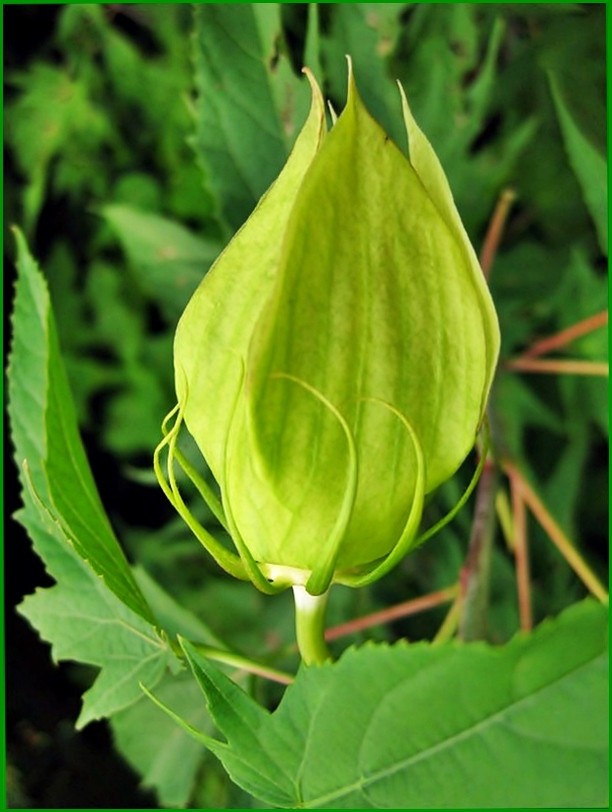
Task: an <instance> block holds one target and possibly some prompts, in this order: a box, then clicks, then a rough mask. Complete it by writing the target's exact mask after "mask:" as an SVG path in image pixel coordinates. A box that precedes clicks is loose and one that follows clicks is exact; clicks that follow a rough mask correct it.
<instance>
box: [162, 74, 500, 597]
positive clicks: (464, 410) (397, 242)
mask: <svg viewBox="0 0 612 812" xmlns="http://www.w3.org/2000/svg"><path fill="white" fill-rule="evenodd" d="M308 78H309V80H310V83H311V86H312V96H313V98H312V106H311V110H310V114H309V116H308V119H307V121H306V123H305V125H304V127H303V129H302V131H301V133H300V135H299V137H298V139H297V142H296V144H295V147H294V149H293V152H292V154H291V155H290V157H289V159H288V161H287V163H286V165H285V167H284V169H283V170H282V172H281V174H280V175H279V177H278V178H277V180H276V181H275V183H274V184H273V185H272V186H271V187H270V189H269V190H268V192H267V193H266V194H265V195H264V196H263V197H262V199H261V200H260V202H259V204H258V206H257V208H256V209H255V211H254V212H253V213H252V215H251V216H250V218H249V219H248V221H247V222H246V223H245V225H244V226H243V227H242V228H241V229H240V230H239V231H238V233H237V234H236V235H235V237H234V238H233V240H232V241H231V242H230V244H229V245H228V246H227V248H226V249H225V251H224V252H223V253H222V254H221V256H220V257H219V258H218V260H217V261H216V263H215V264H214V266H213V267H212V269H211V270H210V272H209V273H208V275H207V276H206V277H205V278H204V280H203V281H202V283H201V285H200V286H199V288H198V289H197V291H196V292H195V294H194V295H193V297H192V299H191V301H190V302H189V304H188V305H187V308H186V309H185V312H184V313H183V315H182V317H181V320H180V322H179V325H178V328H177V332H176V338H175V345H174V362H175V380H176V391H177V397H178V407H177V410H176V414H177V420H176V422H175V425H174V428H173V429H172V430H171V431H170V432H169V433H168V434H167V436H166V439H165V440H164V442H163V443H162V446H163V445H164V444H167V445H168V447H169V451H170V457H171V458H172V459H175V458H176V459H178V461H179V463H180V464H182V465H183V467H184V468H186V470H187V472H188V473H190V475H192V478H193V479H194V481H196V484H198V483H199V484H200V485H202V487H201V490H202V492H203V493H204V495H205V496H206V497H207V498H209V499H210V498H213V497H211V494H210V493H209V492H208V491H206V489H205V487H204V486H203V483H201V481H200V478H199V477H198V476H197V474H196V472H194V471H193V470H192V469H191V467H190V466H188V464H187V462H186V460H185V459H184V458H183V457H182V455H180V454H179V452H178V451H177V447H176V435H177V433H178V429H179V427H180V425H181V422H184V423H185V426H186V427H187V430H188V431H189V433H190V434H191V435H192V437H193V438H194V440H195V442H196V443H197V446H198V448H199V449H200V451H201V453H202V455H203V457H204V458H205V460H206V462H207V463H208V465H209V466H210V469H211V471H212V473H213V474H214V476H215V478H216V480H217V482H218V483H219V486H220V490H221V501H222V508H223V512H221V510H220V509H218V514H219V516H220V518H222V519H223V520H224V521H226V523H227V527H228V530H229V532H230V535H231V537H232V539H233V540H234V542H235V544H236V547H237V550H238V553H239V555H238V556H237V555H235V554H234V553H230V552H229V551H226V550H225V549H224V548H223V547H222V546H221V545H220V544H219V543H218V542H215V541H214V539H213V540H211V538H210V537H209V536H208V534H206V533H205V531H203V529H202V528H200V527H199V526H196V525H195V522H194V520H193V518H192V517H191V516H190V514H188V512H187V511H186V508H185V505H184V503H183V502H182V499H181V497H180V494H179V493H178V488H177V487H176V481H175V479H174V475H173V473H172V459H171V460H170V464H169V473H168V480H169V484H168V483H167V482H165V481H162V484H163V486H164V489H165V490H166V493H168V495H169V496H170V498H171V499H172V501H173V503H174V504H175V506H176V507H177V509H179V510H180V512H181V513H182V515H184V516H185V518H186V519H187V520H188V521H189V522H190V524H191V526H192V527H194V530H195V531H196V532H197V533H198V535H199V537H200V538H201V540H202V541H203V543H204V544H205V545H206V546H207V547H208V549H209V550H210V551H211V552H212V553H213V555H214V556H215V558H216V559H217V560H218V561H219V563H220V564H221V565H222V566H224V567H225V568H226V569H227V570H228V571H230V572H232V574H234V575H237V576H238V577H249V578H251V579H252V580H253V581H254V582H255V583H256V584H257V585H258V586H259V587H260V588H262V589H264V590H266V591H272V590H276V589H277V588H282V587H285V586H288V585H294V584H301V585H305V586H306V589H307V590H308V592H310V593H311V594H320V593H322V592H324V591H325V590H326V589H327V588H328V586H329V584H330V583H332V582H334V581H335V582H341V583H346V584H351V585H359V584H362V583H366V582H368V581H369V580H372V579H373V578H377V577H380V575H382V574H384V572H386V571H387V570H388V569H389V568H390V567H391V566H393V565H394V564H395V563H397V561H398V560H399V558H400V557H401V556H402V555H404V554H405V553H406V552H407V551H408V550H409V549H410V548H411V547H412V546H413V545H414V543H415V540H416V538H417V531H418V525H419V522H420V518H421V511H422V506H423V500H424V498H425V496H426V494H427V493H429V492H431V491H432V490H433V489H435V488H436V487H437V486H438V485H440V483H442V482H444V481H445V480H446V479H448V478H449V477H450V476H451V475H452V474H453V473H454V472H455V471H456V470H457V468H458V467H459V466H460V464H461V463H462V461H463V460H464V459H465V457H466V456H467V454H468V453H469V451H470V449H471V448H472V447H473V445H474V442H475V437H476V433H477V430H478V428H479V425H480V423H481V421H482V419H483V414H484V408H485V404H486V400H487V396H488V393H489V389H490V386H491V381H492V378H493V374H494V370H495V365H496V361H497V355H498V350H499V330H498V324H497V318H496V314H495V310H494V307H493V303H492V301H491V298H490V295H489V292H488V289H487V286H486V284H485V281H484V279H483V276H482V272H481V270H480V267H479V264H478V261H477V258H476V255H475V253H474V250H473V248H472V246H471V244H470V242H469V239H468V237H467V235H466V233H465V230H464V228H463V225H462V223H461V220H460V218H459V215H458V213H457V210H456V208H455V205H454V202H453V198H452V195H451V192H450V189H449V186H448V182H447V180H446V177H445V175H444V172H443V170H442V168H441V166H440V164H439V162H438V159H437V157H436V155H435V153H434V151H433V149H432V147H431V145H430V144H429V142H428V141H427V139H426V138H425V136H424V135H423V133H422V132H421V131H420V130H419V128H418V126H417V125H416V123H415V121H414V119H413V117H412V114H411V112H410V110H409V107H408V104H407V102H406V99H405V96H404V94H403V92H402V91H401V88H400V92H401V98H402V104H403V114H404V120H405V124H406V130H407V137H408V147H409V155H410V158H409V159H407V158H406V157H405V156H404V154H403V153H402V152H401V151H400V150H399V149H398V148H397V146H396V145H395V144H394V143H393V142H392V141H391V140H390V139H389V138H388V136H387V135H386V134H385V133H384V132H383V130H382V129H381V128H380V127H379V126H378V124H377V123H376V122H375V121H374V120H373V119H372V118H371V116H370V115H369V114H368V112H367V111H366V109H365V107H364V106H363V103H362V102H361V100H360V98H359V96H358V93H357V89H356V87H355V83H354V80H353V77H352V73H351V75H350V76H349V90H348V100H347V104H346V108H345V109H344V111H343V112H342V114H341V115H340V117H339V118H338V120H337V121H336V123H335V124H334V126H333V128H332V129H331V131H330V132H329V133H328V132H327V130H326V124H325V107H324V102H323V99H322V97H321V93H320V91H319V88H318V87H317V85H316V82H315V81H314V79H313V78H312V77H311V76H310V75H308ZM156 467H157V470H158V472H160V474H161V468H160V466H159V459H157V461H156ZM213 502H214V498H213Z"/></svg>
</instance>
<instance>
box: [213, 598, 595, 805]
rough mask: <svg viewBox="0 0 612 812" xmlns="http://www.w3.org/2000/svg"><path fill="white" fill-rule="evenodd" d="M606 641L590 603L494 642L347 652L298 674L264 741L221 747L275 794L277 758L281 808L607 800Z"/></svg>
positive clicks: (264, 795) (239, 775) (261, 735)
mask: <svg viewBox="0 0 612 812" xmlns="http://www.w3.org/2000/svg"><path fill="white" fill-rule="evenodd" d="M607 639H608V634H607V612H606V609H605V607H602V606H601V605H599V604H595V603H594V602H593V601H585V602H583V603H582V604H577V605H575V606H573V607H571V608H570V609H569V610H567V611H566V612H565V613H563V614H562V615H561V616H560V617H558V618H557V619H555V620H553V621H546V622H544V623H543V624H542V625H541V626H540V627H539V628H538V629H536V630H535V632H534V633H533V634H531V635H524V634H519V635H517V636H516V637H515V638H514V639H513V640H512V641H511V642H510V643H509V644H507V645H505V646H503V647H497V648H496V647H491V646H488V645H486V644H484V643H474V644H468V645H465V644H463V645H462V644H449V645H446V646H431V645H430V644H425V643H419V644H415V645H411V646H406V645H401V644H400V645H396V646H394V647H383V646H373V645H370V646H365V647H364V648H362V649H359V650H349V651H348V652H346V653H345V654H344V656H343V657H342V658H341V659H340V661H339V662H338V663H336V664H334V665H330V664H327V665H325V666H322V667H311V668H303V669H302V670H301V671H300V672H299V674H298V677H297V680H296V682H295V683H294V685H292V686H291V687H290V688H289V689H288V690H287V692H286V694H285V696H284V698H283V700H282V702H281V704H280V706H279V707H278V709H277V710H276V711H275V712H274V713H273V714H272V715H271V716H269V717H268V718H267V719H266V718H263V719H262V720H261V722H260V723H259V724H258V727H257V738H258V740H259V742H260V745H259V749H255V748H254V746H253V740H252V732H251V733H249V735H248V736H247V735H243V733H242V732H241V730H240V729H234V731H233V733H232V736H231V737H230V738H229V750H228V751H227V752H219V753H218V755H219V757H220V758H221V759H222V761H223V762H224V764H226V767H227V768H228V769H229V768H230V764H231V773H232V775H233V777H234V780H236V781H238V783H240V784H241V785H242V786H243V787H245V788H248V789H249V791H251V792H253V793H254V794H255V795H256V796H257V797H260V798H261V799H262V800H264V801H267V802H272V803H278V801H279V799H278V795H277V792H276V788H275V787H274V786H273V785H272V782H271V781H270V778H269V776H268V775H267V774H266V771H265V769H264V765H267V764H268V763H269V761H270V760H271V759H274V760H275V761H276V762H277V764H278V768H277V774H279V773H280V772H281V771H282V772H283V773H284V774H285V775H286V776H287V780H288V781H290V779H291V778H292V779H293V783H294V786H295V790H294V797H293V799H292V801H291V802H287V801H285V803H284V804H283V805H286V806H298V805H299V806H300V807H303V808H308V809H343V808H376V809H381V808H383V809H384V808H400V809H423V808H479V807H498V806H502V807H525V806H536V807H566V806H576V807H584V806H595V807H601V806H605V805H606V803H607V792H608V767H607V764H608V754H607V744H608V735H607V734H608V714H607V712H606V707H607V701H608V700H607V656H606V648H607ZM207 670H208V671H210V670H211V666H210V664H209V665H208V666H207ZM220 676H221V675H219V674H218V675H217V682H218V680H219V678H220ZM201 686H202V688H203V690H204V692H205V693H206V695H207V696H208V694H209V690H210V688H209V687H207V685H206V684H205V682H202V683H201ZM217 689H218V686H217ZM217 689H216V690H217ZM237 701H238V706H240V705H241V704H242V703H244V702H245V701H246V697H245V698H244V699H242V698H238V700H237ZM249 701H250V700H249ZM216 721H217V724H218V725H219V727H220V728H221V729H222V730H224V729H225V725H226V712H225V710H223V708H218V712H217V718H216ZM243 763H244V769H242V767H241V765H242V764H243ZM332 764H333V769H331V768H330V765H332ZM258 766H259V768H260V771H261V772H260V777H259V780H258V783H257V784H256V785H255V786H253V783H252V776H253V774H254V773H255V772H256V770H257V767H258ZM273 797H274V799H275V800H272V799H273Z"/></svg>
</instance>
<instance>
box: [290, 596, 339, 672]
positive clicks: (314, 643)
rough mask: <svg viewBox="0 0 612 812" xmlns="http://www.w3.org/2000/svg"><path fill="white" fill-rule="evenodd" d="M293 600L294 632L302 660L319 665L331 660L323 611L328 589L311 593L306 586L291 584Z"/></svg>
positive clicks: (325, 606)
mask: <svg viewBox="0 0 612 812" xmlns="http://www.w3.org/2000/svg"><path fill="white" fill-rule="evenodd" d="M293 597H294V600H295V634H296V639H297V644H298V648H299V650H300V655H301V657H302V660H303V661H304V663H305V664H306V665H321V664H322V663H324V662H325V661H326V660H331V654H330V653H329V649H328V648H327V645H326V643H325V611H326V609H327V599H328V598H329V590H327V592H324V593H323V594H322V595H311V594H310V593H309V592H307V591H306V588H305V587H303V586H300V585H298V584H296V585H295V586H293Z"/></svg>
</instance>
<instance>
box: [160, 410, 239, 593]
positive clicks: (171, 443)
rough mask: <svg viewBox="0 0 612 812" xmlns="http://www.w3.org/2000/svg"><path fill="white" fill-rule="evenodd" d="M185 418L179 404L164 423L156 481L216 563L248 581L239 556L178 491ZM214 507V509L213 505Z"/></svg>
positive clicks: (235, 576)
mask: <svg viewBox="0 0 612 812" xmlns="http://www.w3.org/2000/svg"><path fill="white" fill-rule="evenodd" d="M175 415H176V420H175V422H174V425H173V426H172V428H171V429H170V430H169V431H168V430H167V428H166V427H167V424H168V423H169V422H170V420H172V418H173V417H174V416H175ZM182 420H183V414H182V410H181V406H180V404H178V403H177V404H176V406H175V407H174V408H173V409H172V410H171V411H170V412H169V413H168V414H167V415H166V417H165V418H164V421H163V423H162V433H163V434H164V438H163V440H162V441H161V442H160V443H159V445H158V446H157V448H156V449H155V453H154V455H153V469H154V471H155V475H156V477H157V481H158V483H159V485H160V487H161V489H162V490H163V492H164V493H165V495H166V497H167V499H168V501H169V502H170V503H171V504H172V506H173V507H174V509H175V510H176V512H177V513H178V514H179V516H180V517H181V519H183V521H184V522H185V524H186V525H187V526H188V527H189V529H190V530H191V532H192V533H193V534H194V536H195V537H196V538H197V539H198V541H199V542H200V543H201V544H202V546H203V547H204V548H205V549H206V550H207V551H208V552H209V553H210V555H211V556H212V557H213V558H214V559H215V561H216V562H217V564H219V566H220V567H222V568H223V569H224V570H225V571H226V572H228V573H229V574H230V575H233V576H234V578H239V579H241V580H248V575H247V574H246V571H245V569H244V566H243V564H242V562H241V560H240V558H239V557H238V556H237V555H235V554H234V553H231V552H230V551H229V550H227V549H226V548H225V547H224V546H223V545H222V544H221V542H220V541H218V540H217V539H216V538H215V537H214V536H213V535H211V534H210V533H209V532H208V531H207V530H205V528H203V527H202V525H201V524H200V523H199V522H198V521H197V519H195V518H194V516H193V514H192V513H191V511H190V510H189V508H188V507H187V505H186V504H185V502H184V500H183V497H182V496H181V493H180V491H179V488H178V485H177V482H176V477H175V474H174V467H173V463H174V457H175V454H176V440H177V437H178V433H179V430H180V427H181V423H182ZM166 447H168V460H167V466H166V469H167V474H164V472H163V469H162V465H161V453H162V451H163V450H164V448H166ZM211 509H212V508H211Z"/></svg>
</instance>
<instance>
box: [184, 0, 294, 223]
mask: <svg viewBox="0 0 612 812" xmlns="http://www.w3.org/2000/svg"><path fill="white" fill-rule="evenodd" d="M194 13H195V24H196V32H195V41H194V44H195V65H196V86H197V90H198V99H197V102H196V138H195V149H196V153H197V155H198V158H199V160H200V163H201V164H202V166H203V168H204V171H205V173H206V176H207V180H208V183H209V185H210V188H211V189H212V190H213V192H214V193H215V194H216V196H217V199H218V203H219V208H220V213H221V215H222V217H223V218H224V219H225V221H226V222H227V223H228V224H229V225H230V227H231V228H232V229H233V230H235V229H236V228H237V227H238V226H239V225H241V224H242V223H243V222H244V221H245V220H246V218H247V216H248V215H249V214H250V212H251V210H252V209H253V207H254V206H255V203H256V202H257V200H259V198H260V197H261V195H262V194H263V193H264V192H265V190H266V189H267V188H268V186H269V185H270V184H271V183H272V181H273V180H274V178H276V176H277V175H278V173H279V171H280V169H281V168H282V165H283V163H284V161H285V159H286V157H287V154H288V151H289V147H290V146H291V144H292V143H293V140H294V139H295V137H296V135H297V132H298V126H299V124H300V123H301V122H302V121H303V119H304V116H305V114H306V111H307V108H308V91H307V85H306V82H305V81H304V80H303V79H299V78H298V77H297V76H295V74H294V73H293V72H292V70H291V67H290V65H289V62H288V60H287V58H286V56H285V55H284V54H283V53H282V50H281V49H282V45H281V43H282V38H283V35H282V28H281V19H280V7H279V4H277V3H268V4H265V3H264V4H262V3H247V4H244V5H240V6H232V5H221V4H199V5H196V6H195V12H194Z"/></svg>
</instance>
